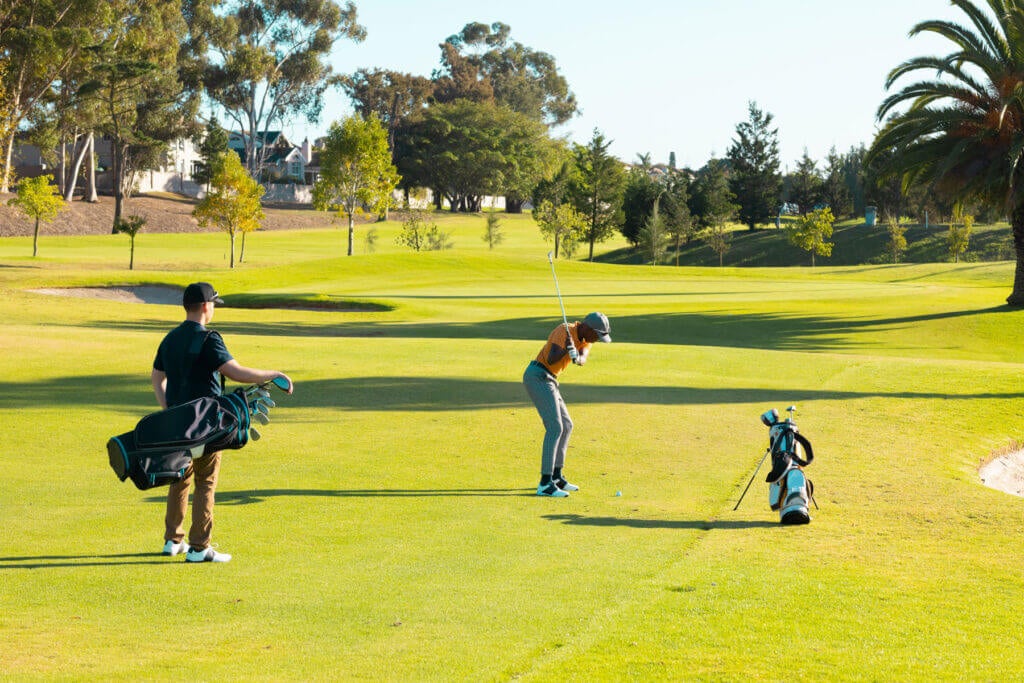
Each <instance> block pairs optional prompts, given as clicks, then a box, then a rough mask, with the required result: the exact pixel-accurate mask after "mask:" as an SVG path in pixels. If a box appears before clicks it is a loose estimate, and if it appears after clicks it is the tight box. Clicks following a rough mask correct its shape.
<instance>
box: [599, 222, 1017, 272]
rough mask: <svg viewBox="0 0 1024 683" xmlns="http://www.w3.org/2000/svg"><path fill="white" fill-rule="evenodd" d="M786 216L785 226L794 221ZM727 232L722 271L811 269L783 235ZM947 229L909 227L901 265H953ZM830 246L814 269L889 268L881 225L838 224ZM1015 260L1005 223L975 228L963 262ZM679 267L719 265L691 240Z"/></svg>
mask: <svg viewBox="0 0 1024 683" xmlns="http://www.w3.org/2000/svg"><path fill="white" fill-rule="evenodd" d="M793 220H795V219H794V218H792V217H787V218H786V219H785V221H784V223H783V225H785V223H787V222H792V221H793ZM732 227H733V231H732V232H731V233H730V235H731V237H730V241H729V250H728V252H726V254H725V257H724V259H723V265H726V266H756V267H765V266H768V267H778V266H794V265H800V266H810V265H811V256H810V253H809V252H806V251H803V250H801V249H798V248H797V247H795V246H793V245H792V244H790V243H789V241H788V240H787V239H786V234H785V232H784V231H781V230H776V229H775V228H774V227H768V226H765V227H763V228H761V229H758V230H755V231H749V230H747V229H746V227H745V226H740V225H734V226H732ZM948 232H949V226H948V225H938V226H937V225H932V226H930V227H928V228H925V227H924V226H923V225H911V226H908V227H907V232H906V234H905V235H904V236H905V237H906V239H907V250H906V251H905V252H904V253H903V254H902V255H901V256H900V262H901V263H945V262H947V261H952V259H951V258H950V256H949V245H948V242H947V234H948ZM830 241H831V242H832V244H833V248H832V255H831V256H816V257H815V263H816V265H818V266H828V265H831V266H855V265H862V264H869V263H874V264H883V263H886V264H888V263H892V256H891V254H890V253H889V252H888V248H889V247H888V244H889V235H888V233H887V231H886V228H885V226H884V225H876V226H875V227H872V228H869V227H867V226H865V225H864V223H863V221H853V220H847V221H843V222H840V223H837V224H836V226H835V229H834V232H833V235H832V239H831V240H830ZM1012 258H1013V238H1012V236H1011V234H1010V229H1009V227H1008V226H1007V225H1006V224H1005V223H1001V224H996V225H976V226H975V227H974V230H973V231H972V234H971V238H970V244H969V247H968V250H967V252H966V253H965V254H962V255H961V257H960V260H961V261H966V262H978V261H1000V260H1007V259H1012ZM675 259H676V254H675V249H674V247H670V248H669V250H668V253H667V255H666V257H665V261H666V262H667V263H671V264H674V263H675ZM601 260H602V261H604V262H607V263H619V264H635V263H640V262H641V261H642V257H641V256H640V255H639V254H638V253H637V252H636V250H634V249H630V248H623V249H618V250H613V251H610V252H609V253H607V254H606V255H604V256H602V258H601ZM679 265H683V266H717V265H718V254H716V253H715V252H713V251H712V250H711V248H710V247H708V246H707V244H705V242H704V241H703V240H699V239H698V240H693V241H692V242H690V243H689V244H687V245H683V246H682V247H681V248H680V250H679Z"/></svg>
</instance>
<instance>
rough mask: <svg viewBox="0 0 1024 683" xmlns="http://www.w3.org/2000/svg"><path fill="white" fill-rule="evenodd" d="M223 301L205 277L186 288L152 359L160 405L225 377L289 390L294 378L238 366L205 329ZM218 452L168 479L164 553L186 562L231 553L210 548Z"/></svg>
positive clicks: (191, 396) (216, 388)
mask: <svg viewBox="0 0 1024 683" xmlns="http://www.w3.org/2000/svg"><path fill="white" fill-rule="evenodd" d="M223 303H224V301H223V300H221V298H220V297H219V296H218V295H217V291H216V290H215V289H214V288H213V286H212V285H210V284H209V283H207V282H196V283H193V284H190V285H189V286H188V287H186V288H185V292H184V294H183V295H182V305H183V306H184V307H185V321H184V322H183V323H181V324H180V325H179V326H178V327H176V328H174V329H173V330H171V331H170V332H168V333H167V336H165V337H164V339H163V341H162V342H160V347H159V348H158V349H157V352H156V358H155V359H154V360H153V371H152V374H151V379H152V382H153V391H154V393H155V394H156V400H157V402H158V403H159V404H160V407H161V408H165V409H166V408H168V407H173V406H178V405H181V404H183V403H187V402H189V401H192V400H195V399H197V398H203V397H213V396H219V395H220V394H221V392H222V391H223V377H227V378H229V379H231V380H234V381H236V382H240V383H243V384H262V383H265V382H270V381H272V380H274V379H276V378H281V379H283V380H284V381H285V382H286V383H287V386H288V389H287V390H286V391H287V392H288V393H289V394H290V393H292V381H291V380H290V379H289V378H288V376H287V375H285V374H284V373H283V372H278V371H277V370H256V369H253V368H247V367H245V366H243V365H240V364H239V363H238V361H236V360H235V359H234V358H233V357H232V356H231V354H230V353H229V352H228V350H227V347H226V346H225V345H224V340H223V339H222V338H221V336H220V334H219V333H217V332H215V331H213V330H208V329H207V328H206V325H207V324H208V323H209V322H210V321H211V320H212V319H213V311H214V306H215V305H217V304H223ZM220 458H221V453H220V451H217V452H214V453H209V454H207V455H204V456H202V457H198V458H195V459H194V460H193V461H192V464H191V465H189V467H188V469H187V470H186V474H185V477H184V478H183V479H182V480H181V481H179V482H176V483H173V484H171V487H170V489H169V490H168V492H167V512H166V516H165V518H164V527H165V529H164V541H165V543H164V548H163V554H164V555H178V554H181V553H185V561H186V562H227V561H229V560H230V559H231V556H230V555H228V554H226V553H218V552H216V551H215V550H214V549H213V548H211V547H210V539H211V537H212V536H213V499H214V491H215V490H216V488H217V476H218V474H219V473H220ZM193 480H195V492H194V493H193V500H192V526H191V527H190V528H189V534H188V543H185V531H184V528H183V526H182V525H183V523H184V520H185V511H186V508H187V507H188V493H189V488H190V486H191V483H192V481H193Z"/></svg>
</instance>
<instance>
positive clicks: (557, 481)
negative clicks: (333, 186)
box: [552, 479, 580, 491]
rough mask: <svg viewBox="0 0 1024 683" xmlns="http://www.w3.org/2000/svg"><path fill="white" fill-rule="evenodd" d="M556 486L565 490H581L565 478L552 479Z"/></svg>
mask: <svg viewBox="0 0 1024 683" xmlns="http://www.w3.org/2000/svg"><path fill="white" fill-rule="evenodd" d="M552 481H553V482H554V484H555V486H557V487H558V488H560V489H562V490H563V491H579V490H580V487H579V486H577V485H576V484H573V483H571V482H568V481H566V480H565V479H552Z"/></svg>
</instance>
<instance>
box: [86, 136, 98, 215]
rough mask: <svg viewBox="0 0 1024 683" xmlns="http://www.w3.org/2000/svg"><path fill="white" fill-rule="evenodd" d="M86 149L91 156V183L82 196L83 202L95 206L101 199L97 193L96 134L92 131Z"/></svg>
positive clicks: (87, 184)
mask: <svg viewBox="0 0 1024 683" xmlns="http://www.w3.org/2000/svg"><path fill="white" fill-rule="evenodd" d="M86 147H87V148H88V150H89V151H88V152H87V154H88V155H89V182H88V183H86V187H85V194H83V195H82V201H83V202H91V203H93V204H95V203H96V202H98V201H99V200H100V198H99V195H98V194H97V192H96V134H95V133H93V132H91V131H90V133H89V140H88V143H87V144H86Z"/></svg>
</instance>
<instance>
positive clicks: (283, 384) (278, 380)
mask: <svg viewBox="0 0 1024 683" xmlns="http://www.w3.org/2000/svg"><path fill="white" fill-rule="evenodd" d="M271 384H273V385H274V386H275V387H277V388H278V389H280V390H281V391H288V390H289V389H291V388H292V385H291V384H290V383H289V382H288V380H286V379H285V378H284V377H275V378H274V379H272V380H271Z"/></svg>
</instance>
